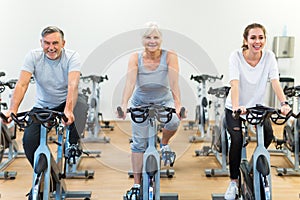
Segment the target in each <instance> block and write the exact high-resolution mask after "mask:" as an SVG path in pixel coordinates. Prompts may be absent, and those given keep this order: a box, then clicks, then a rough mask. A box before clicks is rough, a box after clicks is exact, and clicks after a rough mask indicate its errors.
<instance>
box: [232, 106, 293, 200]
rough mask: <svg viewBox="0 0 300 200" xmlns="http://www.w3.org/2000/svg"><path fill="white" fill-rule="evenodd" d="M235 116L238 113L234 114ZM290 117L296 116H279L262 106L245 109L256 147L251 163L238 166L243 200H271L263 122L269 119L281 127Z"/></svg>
mask: <svg viewBox="0 0 300 200" xmlns="http://www.w3.org/2000/svg"><path fill="white" fill-rule="evenodd" d="M237 116H239V113H236V117H237ZM291 116H296V115H294V114H293V113H292V112H290V113H289V114H288V115H287V116H284V115H281V114H280V110H277V109H275V108H271V107H266V106H262V105H256V106H255V107H251V108H247V114H246V121H247V122H248V123H249V124H252V125H255V126H256V135H257V141H256V142H257V146H256V148H255V150H254V152H253V155H252V157H251V161H248V160H247V159H242V162H241V165H240V174H241V175H240V177H239V189H240V193H241V194H240V196H242V197H243V199H246V200H248V199H249V200H254V199H261V200H271V199H272V183H271V174H270V171H271V166H270V154H269V152H268V150H267V149H266V148H265V146H264V130H263V122H264V121H265V120H269V119H271V121H272V122H273V123H275V124H277V125H282V124H284V123H285V122H286V121H287V120H288V119H289V118H290V117H291Z"/></svg>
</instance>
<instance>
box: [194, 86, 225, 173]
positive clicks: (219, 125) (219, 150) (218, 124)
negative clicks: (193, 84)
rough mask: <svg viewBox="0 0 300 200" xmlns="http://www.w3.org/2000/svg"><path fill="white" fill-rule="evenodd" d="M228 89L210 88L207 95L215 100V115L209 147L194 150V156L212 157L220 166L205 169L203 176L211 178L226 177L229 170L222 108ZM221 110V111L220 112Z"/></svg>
mask: <svg viewBox="0 0 300 200" xmlns="http://www.w3.org/2000/svg"><path fill="white" fill-rule="evenodd" d="M229 90H230V87H227V86H223V87H219V88H212V87H210V88H209V90H208V94H210V95H214V96H215V97H216V100H215V101H213V104H214V113H215V124H214V125H213V127H212V141H211V145H210V146H204V147H203V148H202V150H196V151H195V153H196V156H200V155H204V156H209V155H210V154H212V155H214V156H215V157H216V159H217V161H218V162H219V164H220V165H221V169H205V175H206V176H207V177H211V176H228V175H229V170H228V165H227V163H228V162H227V156H228V149H229V144H228V142H229V141H228V139H229V137H228V133H227V131H226V124H225V114H224V108H225V107H224V106H225V101H226V97H227V95H228V93H229ZM220 109H221V110H220Z"/></svg>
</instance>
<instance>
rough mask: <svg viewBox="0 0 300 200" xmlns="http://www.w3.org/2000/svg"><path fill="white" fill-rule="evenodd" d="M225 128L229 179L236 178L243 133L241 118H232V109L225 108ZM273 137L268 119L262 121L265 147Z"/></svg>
mask: <svg viewBox="0 0 300 200" xmlns="http://www.w3.org/2000/svg"><path fill="white" fill-rule="evenodd" d="M225 119H226V126H227V127H226V128H227V130H228V132H229V134H230V139H231V145H230V150H229V171H230V178H231V179H238V177H239V168H240V163H241V157H242V146H243V135H242V120H244V119H242V118H239V119H234V118H233V116H232V111H231V110H229V109H225ZM273 138H274V135H273V129H272V125H271V121H270V120H265V121H264V145H265V147H266V148H268V146H269V145H270V144H271V142H272V140H273Z"/></svg>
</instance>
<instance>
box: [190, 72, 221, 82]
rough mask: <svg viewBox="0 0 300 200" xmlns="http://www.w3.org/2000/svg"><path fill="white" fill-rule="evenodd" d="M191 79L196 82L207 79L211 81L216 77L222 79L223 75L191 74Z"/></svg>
mask: <svg viewBox="0 0 300 200" xmlns="http://www.w3.org/2000/svg"><path fill="white" fill-rule="evenodd" d="M190 79H191V80H195V81H196V82H198V83H202V82H205V81H207V80H208V81H209V82H211V83H213V82H215V81H216V80H217V79H218V80H222V79H223V75H221V76H220V77H218V76H211V75H208V74H202V75H196V76H194V75H191V78H190Z"/></svg>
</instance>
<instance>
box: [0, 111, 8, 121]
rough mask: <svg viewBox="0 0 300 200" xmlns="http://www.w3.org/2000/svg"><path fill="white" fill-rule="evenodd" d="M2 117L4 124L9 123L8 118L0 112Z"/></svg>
mask: <svg viewBox="0 0 300 200" xmlns="http://www.w3.org/2000/svg"><path fill="white" fill-rule="evenodd" d="M0 117H1V118H2V120H3V121H4V122H6V123H8V118H7V117H6V116H5V115H4V114H3V113H2V112H0Z"/></svg>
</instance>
